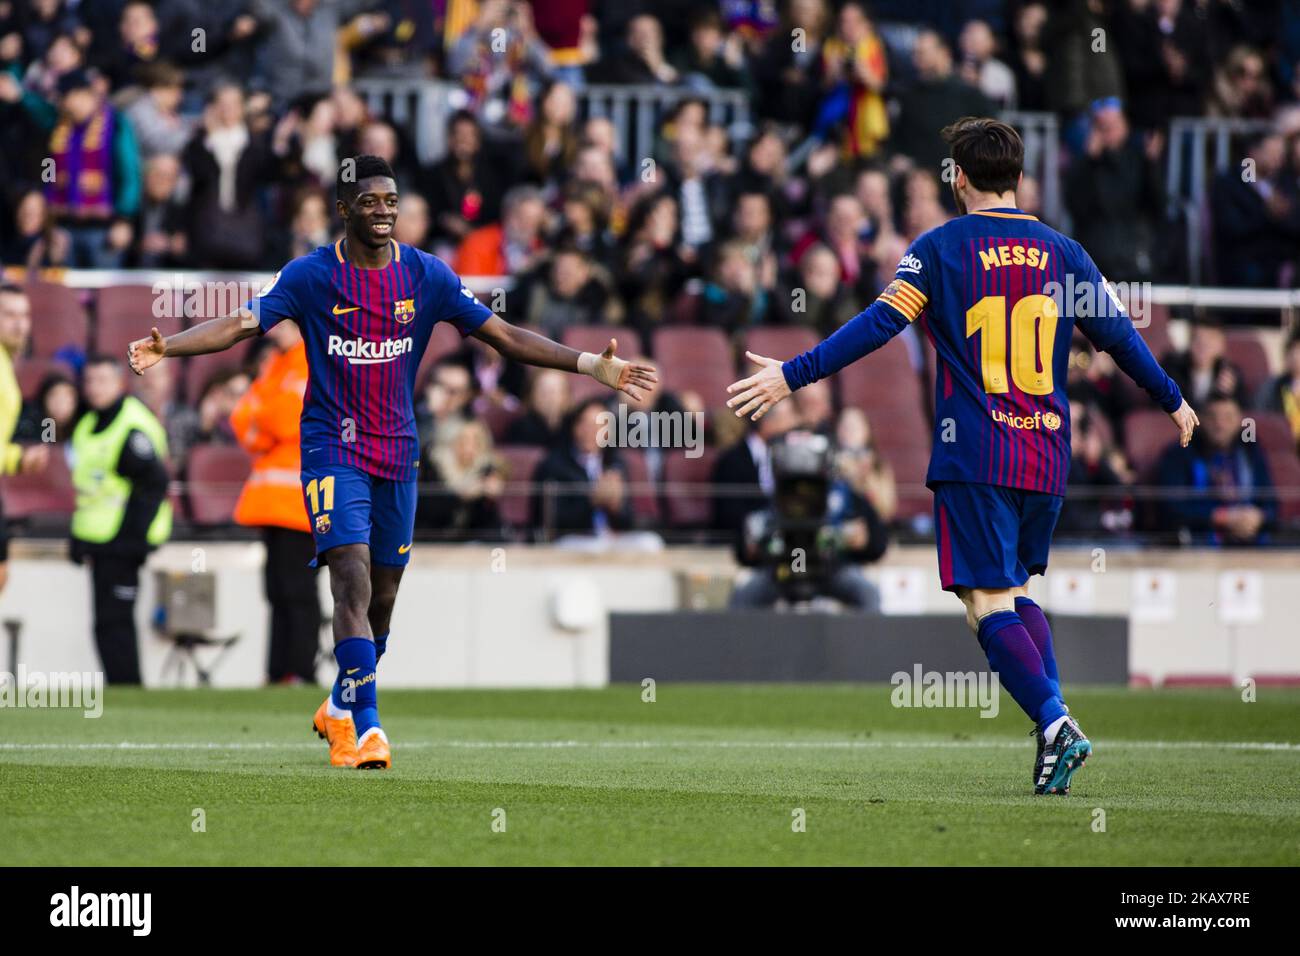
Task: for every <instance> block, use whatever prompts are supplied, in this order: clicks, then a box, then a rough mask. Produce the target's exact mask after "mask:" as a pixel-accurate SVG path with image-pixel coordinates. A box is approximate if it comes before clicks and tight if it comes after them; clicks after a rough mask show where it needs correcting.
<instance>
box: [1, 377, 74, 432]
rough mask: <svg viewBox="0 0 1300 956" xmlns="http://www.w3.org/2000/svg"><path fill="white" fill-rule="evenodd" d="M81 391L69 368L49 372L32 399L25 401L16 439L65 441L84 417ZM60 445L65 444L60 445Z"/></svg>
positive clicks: (16, 430)
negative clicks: (66, 370) (62, 370)
mask: <svg viewBox="0 0 1300 956" xmlns="http://www.w3.org/2000/svg"><path fill="white" fill-rule="evenodd" d="M81 412H82V408H81V395H80V393H79V392H78V391H77V383H76V382H75V381H73V379H72V377H71V376H70V375H68V373H67V372H50V373H49V374H47V375H46V376H45V377H44V378H43V379H41V384H40V386H39V387H38V388H37V390H36V395H35V396H34V397H33V398H32V400H31V401H30V402H23V410H22V415H21V416H20V417H19V419H18V427H17V428H16V429H15V430H14V439H15V440H16V441H23V442H47V443H48V442H60V443H62V442H66V441H68V440H69V439H71V438H72V427H73V426H74V425H75V424H76V423H77V419H78V418H79V417H81ZM59 447H65V446H63V445H60V446H59Z"/></svg>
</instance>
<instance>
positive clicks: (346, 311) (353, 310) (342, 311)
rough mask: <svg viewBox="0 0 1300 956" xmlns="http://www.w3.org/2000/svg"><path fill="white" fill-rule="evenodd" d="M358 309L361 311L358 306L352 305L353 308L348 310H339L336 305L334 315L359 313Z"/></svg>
mask: <svg viewBox="0 0 1300 956" xmlns="http://www.w3.org/2000/svg"><path fill="white" fill-rule="evenodd" d="M360 309H361V306H359V305H354V306H353V307H352V308H350V309H340V308H339V307H338V306H337V305H336V306H334V314H335V315H344V314H346V313H348V312H357V311H360Z"/></svg>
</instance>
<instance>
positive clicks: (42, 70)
mask: <svg viewBox="0 0 1300 956" xmlns="http://www.w3.org/2000/svg"><path fill="white" fill-rule="evenodd" d="M10 36H16V34H10ZM13 59H16V58H12V57H9V56H3V55H0V62H3V61H6V60H13ZM83 66H85V55H84V53H83V52H82V49H81V47H80V46H78V44H77V40H76V37H75V36H73V35H72V34H70V33H60V34H59V35H58V36H56V37H55V38H54V40H53V41H52V42H51V43H50V46H49V49H47V50H46V51H45V56H43V57H40V58H37V59H34V60H32V61H31V62H30V64H29V65H28V67H27V71H26V72H25V73H23V74H22V87H23V89H25V90H28V91H30V92H31V93H32V94H33V95H35V96H39V97H40V98H41V99H44V100H49V101H50V102H54V101H55V100H57V99H58V95H59V77H61V76H63V75H64V74H65V73H70V72H72V71H73V70H78V69H81V68H82V67H83Z"/></svg>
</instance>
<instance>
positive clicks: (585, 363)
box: [578, 352, 600, 378]
mask: <svg viewBox="0 0 1300 956" xmlns="http://www.w3.org/2000/svg"><path fill="white" fill-rule="evenodd" d="M599 360H600V356H599V355H597V354H596V353H595V352H583V353H582V354H581V355H579V356H578V371H579V372H581V373H582V374H583V375H590V376H591V377H592V378H595V377H596V363H597V362H598V361H599Z"/></svg>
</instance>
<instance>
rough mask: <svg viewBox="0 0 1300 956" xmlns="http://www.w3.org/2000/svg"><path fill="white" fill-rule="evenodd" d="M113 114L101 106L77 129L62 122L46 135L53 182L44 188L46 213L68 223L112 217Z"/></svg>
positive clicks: (65, 121)
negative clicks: (48, 136) (67, 220)
mask: <svg viewBox="0 0 1300 956" xmlns="http://www.w3.org/2000/svg"><path fill="white" fill-rule="evenodd" d="M113 127H114V116H113V111H112V110H111V109H110V108H109V107H108V106H107V105H105V106H101V107H100V108H99V109H98V110H97V111H96V112H95V115H93V116H92V117H91V118H90V119H88V120H87V121H86V122H85V123H82V124H81V125H80V126H76V125H73V124H72V123H70V122H69V121H68V120H66V119H63V120H60V121H59V124H58V125H57V126H55V127H54V132H53V133H51V134H50V157H51V158H52V159H53V160H54V181H53V182H50V183H47V184H46V187H45V199H46V201H47V202H48V203H49V206H50V211H51V212H52V213H54V214H55V215H56V216H60V217H63V218H68V219H107V218H108V217H109V216H111V215H113V132H114V129H113Z"/></svg>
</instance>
